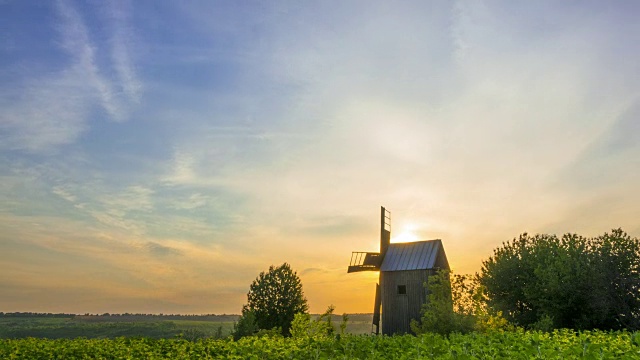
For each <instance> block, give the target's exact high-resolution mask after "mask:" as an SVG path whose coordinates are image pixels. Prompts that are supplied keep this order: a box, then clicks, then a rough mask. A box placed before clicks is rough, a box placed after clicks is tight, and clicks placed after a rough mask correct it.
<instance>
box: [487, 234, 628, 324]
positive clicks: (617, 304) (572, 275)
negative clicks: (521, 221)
mask: <svg viewBox="0 0 640 360" xmlns="http://www.w3.org/2000/svg"><path fill="white" fill-rule="evenodd" d="M639 267H640V243H639V241H638V239H635V238H631V237H629V236H628V235H627V234H626V233H624V232H623V231H622V230H621V229H617V230H613V231H612V233H611V234H608V233H605V234H604V235H602V236H599V237H596V238H585V237H582V236H579V235H576V234H565V235H563V236H562V237H561V238H559V237H557V236H556V235H546V234H543V235H541V234H538V235H535V236H530V235H528V234H526V233H524V234H522V235H520V236H519V237H518V238H515V239H513V240H512V241H510V242H507V243H503V244H502V246H501V247H499V248H497V249H496V250H494V254H493V256H491V257H490V258H489V259H488V260H486V261H484V262H483V265H482V270H481V274H480V275H479V281H480V284H481V285H482V286H483V288H484V289H485V291H486V296H487V304H488V306H489V307H490V308H491V309H493V310H494V311H501V312H502V313H503V314H504V316H505V318H506V319H507V320H509V321H511V322H513V323H515V324H516V325H519V326H525V327H529V328H540V329H545V328H547V329H548V328H573V329H594V328H598V329H623V328H627V329H630V330H631V329H638V328H640V286H639V285H640V275H639Z"/></svg>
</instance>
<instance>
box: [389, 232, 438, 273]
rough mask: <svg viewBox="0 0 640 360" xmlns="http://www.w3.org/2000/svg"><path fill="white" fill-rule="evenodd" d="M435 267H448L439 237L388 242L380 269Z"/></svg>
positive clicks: (398, 269)
mask: <svg viewBox="0 0 640 360" xmlns="http://www.w3.org/2000/svg"><path fill="white" fill-rule="evenodd" d="M436 268H446V269H448V268H449V263H448V261H447V256H446V255H445V253H444V248H443V247H442V241H441V240H440V239H437V240H426V241H416V242H409V243H393V244H390V245H389V249H388V250H387V253H386V255H385V256H384V260H383V261H382V265H381V266H380V271H403V270H427V269H436Z"/></svg>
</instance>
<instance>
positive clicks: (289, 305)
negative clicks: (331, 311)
mask: <svg viewBox="0 0 640 360" xmlns="http://www.w3.org/2000/svg"><path fill="white" fill-rule="evenodd" d="M247 300H248V302H247V305H246V310H247V311H248V312H250V313H252V314H253V315H254V316H255V324H256V325H257V327H258V328H259V329H263V330H270V329H273V328H275V327H279V328H280V329H281V330H282V334H283V335H285V336H289V335H290V329H291V322H292V321H293V318H294V316H295V314H297V313H306V312H307V311H308V310H309V307H308V305H307V299H306V298H305V297H304V293H303V291H302V282H301V281H300V278H299V277H298V275H297V273H296V272H295V271H293V270H292V269H291V266H290V265H289V264H287V263H284V264H282V265H280V266H278V267H274V266H273V265H272V266H270V267H269V271H268V272H261V273H260V275H258V277H257V278H256V279H255V280H254V281H253V283H252V284H251V286H250V287H249V293H248V294H247Z"/></svg>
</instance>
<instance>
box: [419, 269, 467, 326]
mask: <svg viewBox="0 0 640 360" xmlns="http://www.w3.org/2000/svg"><path fill="white" fill-rule="evenodd" d="M469 278H470V277H469V276H468V275H454V274H451V272H450V271H447V270H440V271H438V272H437V273H436V274H435V275H433V276H430V277H429V279H428V280H427V284H425V286H426V287H427V289H428V295H427V301H426V303H425V304H424V305H423V306H422V317H421V319H420V322H417V321H416V320H412V321H411V330H412V331H413V332H414V333H416V334H422V333H427V332H432V333H438V334H443V335H446V334H450V333H452V332H459V333H468V332H471V331H472V330H473V329H474V326H475V321H476V319H475V317H474V312H473V308H474V303H473V296H472V295H473V289H472V288H471V287H470V286H469V284H468V282H469Z"/></svg>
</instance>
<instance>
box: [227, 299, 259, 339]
mask: <svg viewBox="0 0 640 360" xmlns="http://www.w3.org/2000/svg"><path fill="white" fill-rule="evenodd" d="M258 330H259V329H258V325H257V324H256V315H255V314H254V313H253V311H251V310H249V309H248V308H247V306H246V305H245V306H243V307H242V315H241V316H240V318H239V319H238V321H237V322H235V323H233V339H234V340H236V341H237V340H240V338H243V337H245V336H251V335H255V334H256V333H257V332H258Z"/></svg>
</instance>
